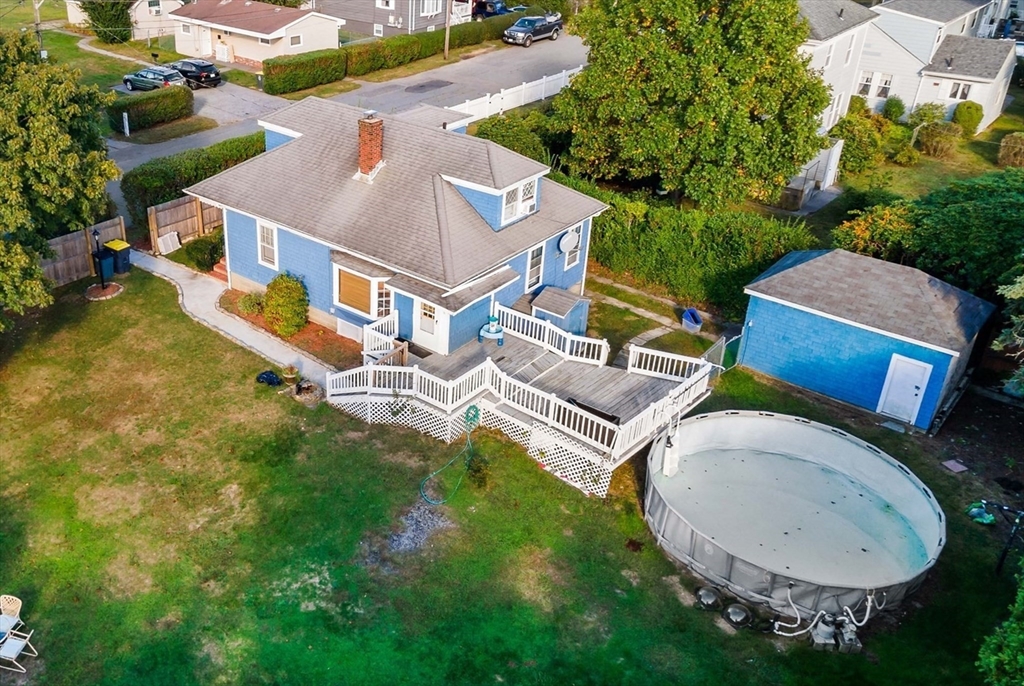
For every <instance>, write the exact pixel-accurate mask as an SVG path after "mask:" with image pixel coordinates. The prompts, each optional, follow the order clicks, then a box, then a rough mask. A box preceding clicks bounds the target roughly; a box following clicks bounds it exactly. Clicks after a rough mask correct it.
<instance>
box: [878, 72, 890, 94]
mask: <svg viewBox="0 0 1024 686" xmlns="http://www.w3.org/2000/svg"><path fill="white" fill-rule="evenodd" d="M890 90H892V74H882V78H881V79H879V81H878V90H877V91H875V97H876V98H888V97H889V91H890Z"/></svg>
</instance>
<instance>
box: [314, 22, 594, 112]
mask: <svg viewBox="0 0 1024 686" xmlns="http://www.w3.org/2000/svg"><path fill="white" fill-rule="evenodd" d="M586 62H587V48H586V46H585V45H583V41H582V40H580V39H579V38H578V37H577V36H568V35H565V34H563V35H562V36H561V37H560V38H559V39H558V40H557V41H554V42H552V41H549V40H543V41H539V42H537V43H534V44H533V46H532V47H529V48H520V47H515V46H513V47H508V48H505V49H503V50H495V51H493V52H489V53H485V54H483V55H478V56H477V57H473V58H470V59H464V60H460V61H457V62H453V63H452V64H450V65H445V66H443V67H440V68H438V69H433V70H431V71H427V72H423V73H422V74H416V75H415V76H406V77H405V78H401V79H395V80H393V81H387V82H385V83H367V82H363V83H362V86H361V87H360V88H359V89H358V90H354V91H350V92H348V93H342V94H341V95H336V96H334V98H332V99H333V100H338V101H339V102H344V103H347V104H349V105H355V106H356V107H362V108H364V109H373V110H377V111H378V112H397V111H400V110H404V109H408V108H410V107H412V106H413V105H416V104H417V103H427V104H429V105H437V106H439V107H448V106H451V105H458V104H459V103H462V102H465V101H466V100H472V99H474V98H479V97H480V96H482V95H486V94H488V93H497V92H498V91H500V90H501V89H502V88H512V87H513V86H518V85H519V84H521V83H523V82H524V81H533V80H535V79H539V78H540V77H542V76H550V75H552V74H557V73H559V72H561V71H562V70H563V69H575V68H576V67H578V66H580V65H581V64H586Z"/></svg>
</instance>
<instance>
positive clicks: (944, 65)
mask: <svg viewBox="0 0 1024 686" xmlns="http://www.w3.org/2000/svg"><path fill="white" fill-rule="evenodd" d="M1013 51H1014V47H1013V42H1012V41H1001V40H991V39H988V38H969V37H967V36H946V37H945V38H943V39H942V43H941V44H940V45H939V49H938V50H936V51H935V55H934V56H933V57H932V63H931V64H929V65H928V66H927V67H925V68H924V69H923V70H922V71H924V72H925V73H928V74H942V75H943V76H966V77H968V78H975V79H985V80H986V81H991V80H993V79H995V78H996V77H997V76H999V72H1000V70H1002V68H1003V65H1004V64H1006V58H1008V57H1009V56H1010V55H1012V54H1013Z"/></svg>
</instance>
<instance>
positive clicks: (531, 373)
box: [512, 352, 564, 383]
mask: <svg viewBox="0 0 1024 686" xmlns="http://www.w3.org/2000/svg"><path fill="white" fill-rule="evenodd" d="M563 361H564V360H563V359H562V357H561V356H560V355H556V354H555V353H552V352H545V353H544V354H543V355H541V356H540V357H538V358H537V359H535V360H534V361H533V362H531V363H530V364H528V365H526V366H525V367H523V368H522V369H520V370H519V371H517V372H516V373H515V374H513V375H512V378H513V379H515V380H516V381H522V382H523V383H530V382H531V381H533V380H534V379H536V378H537V377H538V376H540V375H541V374H543V373H544V372H546V371H548V370H549V369H552V368H553V367H555V366H556V365H559V364H561V363H562V362H563Z"/></svg>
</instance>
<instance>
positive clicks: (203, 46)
mask: <svg viewBox="0 0 1024 686" xmlns="http://www.w3.org/2000/svg"><path fill="white" fill-rule="evenodd" d="M199 51H200V52H201V53H203V56H204V57H205V56H206V55H209V54H211V53H212V52H213V40H212V38H211V36H210V29H208V28H206V27H205V26H201V27H199Z"/></svg>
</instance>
